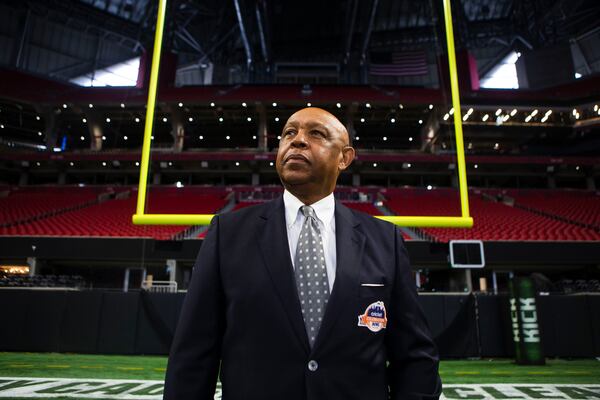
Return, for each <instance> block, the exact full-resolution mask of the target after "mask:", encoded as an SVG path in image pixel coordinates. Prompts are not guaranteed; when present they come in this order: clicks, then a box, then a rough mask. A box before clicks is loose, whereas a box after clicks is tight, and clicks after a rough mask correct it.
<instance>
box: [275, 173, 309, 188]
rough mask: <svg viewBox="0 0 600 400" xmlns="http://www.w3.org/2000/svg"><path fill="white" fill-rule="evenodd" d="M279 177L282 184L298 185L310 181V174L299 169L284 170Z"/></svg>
mask: <svg viewBox="0 0 600 400" xmlns="http://www.w3.org/2000/svg"><path fill="white" fill-rule="evenodd" d="M280 177H281V181H282V182H283V184H284V185H289V186H300V185H305V184H307V183H309V182H310V176H309V175H308V174H306V173H302V172H301V171H286V172H285V173H283V174H281V176H280Z"/></svg>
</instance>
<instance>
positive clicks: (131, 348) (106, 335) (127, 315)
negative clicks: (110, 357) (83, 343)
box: [96, 292, 140, 354]
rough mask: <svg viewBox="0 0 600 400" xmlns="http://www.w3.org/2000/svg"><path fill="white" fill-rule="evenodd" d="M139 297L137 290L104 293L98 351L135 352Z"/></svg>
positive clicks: (112, 352)
mask: <svg viewBox="0 0 600 400" xmlns="http://www.w3.org/2000/svg"><path fill="white" fill-rule="evenodd" d="M139 298H140V295H139V293H137V292H128V293H112V292H105V293H104V295H103V298H102V299H103V302H102V313H101V317H100V329H99V334H98V345H97V347H96V349H97V352H98V353H104V354H135V337H136V334H137V332H136V331H137V313H138V307H139Z"/></svg>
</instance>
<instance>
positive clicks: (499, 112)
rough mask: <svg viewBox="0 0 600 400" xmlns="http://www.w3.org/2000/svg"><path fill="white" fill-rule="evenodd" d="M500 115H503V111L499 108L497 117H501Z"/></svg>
mask: <svg viewBox="0 0 600 400" xmlns="http://www.w3.org/2000/svg"><path fill="white" fill-rule="evenodd" d="M500 114H502V109H501V108H499V109H497V110H496V117H498V116H500Z"/></svg>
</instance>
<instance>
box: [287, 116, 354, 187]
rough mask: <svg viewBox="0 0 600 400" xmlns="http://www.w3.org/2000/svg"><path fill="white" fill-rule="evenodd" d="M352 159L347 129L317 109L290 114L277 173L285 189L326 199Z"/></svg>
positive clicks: (332, 117) (352, 154)
mask: <svg viewBox="0 0 600 400" xmlns="http://www.w3.org/2000/svg"><path fill="white" fill-rule="evenodd" d="M353 158H354V149H352V147H350V146H349V144H348V134H347V133H346V129H345V128H344V126H343V125H342V124H341V123H340V121H338V120H337V118H335V117H334V116H333V115H331V114H330V113H328V112H327V111H325V110H322V109H319V108H305V109H302V110H300V111H298V112H296V113H295V114H293V115H292V116H291V117H290V118H289V119H288V121H287V122H286V124H285V126H284V127H283V132H282V134H281V141H280V142H279V150H278V152H277V173H278V174H279V177H280V178H281V181H282V182H283V184H284V186H285V187H286V188H287V189H288V190H290V191H292V192H294V190H293V188H296V189H298V190H301V191H302V192H304V193H309V194H311V195H317V194H323V196H326V195H328V194H329V193H331V191H333V189H334V188H335V182H336V180H337V177H338V175H339V174H340V172H341V171H342V170H344V169H346V168H347V167H348V166H349V165H350V163H351V162H352V159H353Z"/></svg>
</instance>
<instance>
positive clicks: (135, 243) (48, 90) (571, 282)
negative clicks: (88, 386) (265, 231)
mask: <svg viewBox="0 0 600 400" xmlns="http://www.w3.org/2000/svg"><path fill="white" fill-rule="evenodd" d="M451 4H452V13H453V17H454V19H453V21H454V22H453V23H454V39H455V43H456V60H457V66H458V79H459V88H460V97H461V110H460V114H461V116H462V123H463V129H464V150H465V153H466V163H467V165H466V168H467V181H468V186H469V192H468V194H469V205H470V210H471V216H472V217H473V219H474V226H473V228H472V229H450V228H432V227H430V228H419V227H410V228H407V227H403V228H402V231H403V235H404V238H405V240H406V247H407V249H408V252H409V254H410V257H411V261H412V264H413V269H414V276H415V282H416V285H417V287H418V290H419V292H420V302H421V304H422V306H423V307H424V309H425V311H426V313H427V316H428V319H429V322H430V325H431V328H432V332H433V334H434V336H435V339H436V343H437V344H438V346H439V349H440V352H441V355H442V357H443V359H444V360H450V359H454V360H467V359H472V358H477V359H483V360H485V359H491V358H493V359H503V360H504V361H498V362H497V363H498V364H494V363H492V364H485V363H482V364H472V363H471V364H469V362H468V361H453V362H455V363H459V364H452V363H451V362H448V363H447V364H443V368H446V369H443V370H442V371H443V372H444V371H445V372H444V373H445V374H446V376H444V375H442V376H443V378H444V379H445V381H446V382H450V383H468V382H472V383H490V384H492V383H501V382H506V383H519V382H521V383H523V382H525V383H526V382H543V383H547V384H553V383H565V384H567V383H574V384H578V385H583V384H592V383H597V384H598V383H600V379H599V376H598V374H597V371H598V369H599V366H600V365H598V361H597V360H596V357H600V245H599V244H600V192H599V191H598V187H599V185H600V23H599V22H598V21H600V3H598V2H597V1H593V0H570V1H566V0H523V1H514V0H454V1H452V2H451ZM157 7H158V1H154V0H152V1H150V0H62V1H57V0H45V1H34V0H28V1H12V0H2V1H0V49H1V51H0V174H1V175H0V305H1V306H2V310H3V317H2V324H1V327H0V351H5V352H11V353H0V376H4V377H60V376H62V377H65V378H81V377H83V378H94V377H100V378H110V379H116V378H123V379H158V380H160V379H162V374H163V369H164V361H165V358H164V355H166V354H167V352H168V348H169V345H170V342H171V340H172V336H173V331H174V329H175V324H176V321H177V317H178V313H179V308H180V306H181V303H182V299H183V297H184V296H185V291H186V289H187V287H188V284H189V282H190V277H191V268H192V266H193V263H194V261H195V258H196V255H197V253H198V250H199V249H200V247H201V246H202V239H203V236H204V235H205V233H206V227H205V226H139V225H133V224H132V222H131V217H132V215H133V214H134V213H135V208H136V200H137V191H138V179H139V175H140V159H141V146H142V139H143V133H144V121H145V115H146V100H147V92H148V81H149V75H150V65H151V59H152V51H153V43H154V31H155V24H156V16H157ZM443 15H444V11H443V4H442V1H441V0H440V1H438V0H429V1H426V0H423V1H409V0H366V1H359V0H336V1H327V2H325V1H321V2H316V1H313V0H310V1H303V2H275V1H269V0H232V1H216V0H207V1H202V0H171V1H169V2H168V8H167V20H166V25H165V34H164V40H163V51H162V55H161V60H162V61H161V70H160V77H159V81H158V97H157V105H156V110H155V115H154V126H153V135H152V151H151V156H150V158H151V162H150V169H149V178H148V183H149V185H148V193H147V204H146V211H147V212H149V213H156V214H169V213H177V214H214V213H226V212H233V211H235V210H237V209H240V208H242V207H246V206H249V205H252V204H256V203H260V202H264V201H268V200H271V199H273V198H275V197H277V196H279V195H280V194H281V193H282V187H281V185H280V183H279V180H278V177H277V174H276V172H275V168H274V161H275V154H276V151H277V146H278V141H279V134H280V133H281V128H282V127H283V124H284V122H285V121H286V119H287V118H288V117H289V116H290V115H291V114H292V113H293V112H294V111H296V110H298V109H299V108H302V107H305V106H311V105H312V106H318V107H321V108H325V109H327V110H329V111H330V112H332V113H333V114H335V115H336V116H338V118H339V119H340V120H341V121H342V122H343V123H344V124H345V125H346V127H347V128H348V131H349V132H350V134H351V136H352V140H353V144H354V147H355V148H356V149H357V159H356V161H355V162H354V164H353V165H352V167H351V168H350V170H349V171H346V172H345V173H343V174H342V176H341V177H340V180H339V182H338V183H339V185H338V188H337V190H336V197H337V198H338V199H340V200H341V201H342V202H344V204H346V205H348V206H349V207H352V208H355V209H358V210H360V211H364V212H366V213H369V214H371V215H388V216H391V215H398V216H412V215H422V216H426V215H432V216H459V215H460V213H461V208H460V200H459V195H458V176H457V162H456V144H455V143H456V142H455V137H454V126H455V125H454V114H455V110H454V108H453V107H452V101H451V95H450V82H449V75H448V53H447V48H446V42H445V40H446V39H445V32H444V22H443ZM248 240H253V238H250V237H249V238H248ZM452 240H475V241H480V243H481V244H482V246H481V248H482V253H477V254H472V253H470V252H471V250H472V249H470V248H469V249H467V250H465V249H461V248H457V249H456V250H457V253H456V254H452V256H453V257H452V258H454V257H457V258H460V259H461V260H462V262H457V263H458V264H461V263H463V264H477V261H479V260H481V261H484V262H483V263H484V264H485V265H484V266H483V267H480V268H475V267H473V268H454V267H453V266H452V265H451V262H450V260H451V255H450V247H451V246H450V245H449V242H450V241H452ZM461 250H463V253H462V255H463V256H465V257H466V258H465V257H463V258H461ZM467 256H468V257H467ZM469 257H470V260H469V259H468V258H469ZM455 261H456V260H455ZM514 278H526V279H528V280H529V281H530V282H533V284H534V285H535V293H534V297H535V302H536V304H537V310H536V322H537V323H538V324H539V325H538V327H537V329H539V339H540V343H541V351H542V354H543V355H544V356H545V357H546V358H548V359H549V360H550V361H549V362H548V365H546V367H541V366H540V367H536V368H537V369H535V368H534V369H529V370H526V371H527V372H519V370H518V369H514V366H513V365H512V364H511V363H510V362H509V361H506V360H511V359H513V358H514V357H515V356H516V354H515V348H516V347H515V343H514V341H513V331H512V327H513V325H512V324H513V321H512V320H511V308H510V302H509V298H510V297H511V296H510V293H509V289H510V285H511V282H512V281H513V279H514ZM513 311H514V310H513ZM19 352H41V353H49V352H59V353H82V354H105V355H129V356H136V355H159V356H162V357H159V358H156V359H152V360H154V361H146V358H141V357H130V358H117V359H116V360H117V361H116V362H117V366H116V367H114V368H117V367H118V366H119V365H121V366H122V367H123V368H124V369H121V373H122V374H121V375H119V373H116V372H115V374H112V373H108V374H107V373H106V371H104V372H101V371H100V370H98V371H96V370H94V368H87V369H86V368H83V367H82V368H83V371H84V374H83V375H81V373H80V372H81V371H80V372H77V373H73V369H76V368H80V366H81V365H88V364H89V365H96V364H98V365H105V364H103V363H106V365H112V364H111V363H114V362H115V361H114V360H115V359H112V360H113V361H111V362H108V361H106V359H104V358H101V357H102V356H96V357H100V358H95V359H94V360H92V361H90V360H88V359H85V360H86V361H78V360H73V359H69V360H68V361H64V362H62V361H60V360H59V361H56V360H55V357H58V359H60V357H61V356H59V355H44V354H41V355H31V354H29V355H28V354H25V353H19ZM31 357H34V358H35V357H38V358H35V359H34V360H33V361H32V359H31ZM39 357H41V358H39ZM73 357H75V356H73ZM82 357H84V356H82ZM85 357H92V356H85ZM556 358H562V359H574V358H577V359H584V360H580V361H577V362H575V361H573V363H568V362H563V361H557V360H555V359H556ZM124 360H125V361H124ZM81 363H83V364H81ZM86 363H87V364H86ZM94 363H96V364H94ZM119 363H121V364H119ZM145 363H149V364H148V365H147V366H146V367H144V366H143V365H144V364H145ZM557 363H558V364H557ZM578 363H579V364H578ZM23 365H24V366H25V367H23ZM48 365H68V367H65V368H63V369H60V367H48V368H46V367H44V366H48ZM131 365H134V366H131ZM136 365H142V366H136ZM486 365H488V366H490V365H491V367H489V368H491V369H490V370H489V371H488V372H489V373H486V372H485V371H486V369H485V368H486ZM52 368H54V369H52ZM103 368H104V367H103ZM106 368H109V369H110V368H112V367H110V366H108V367H106ZM127 368H130V369H127ZM131 368H133V369H131ZM135 368H142V369H144V368H147V369H148V371H149V374H147V375H144V374H142V375H136V373H135V372H132V371H136V369H135ZM523 368H525V367H523ZM528 368H531V367H528ZM544 368H546V369H544ZM151 370H152V373H150V371H151ZM492 370H493V371H500V372H498V373H493V372H490V371H492ZM44 371H45V372H44ZM49 371H50V372H49ZM69 371H71V372H69ZM78 371H79V370H78ZM115 371H118V368H117V369H115ZM502 371H504V372H502ZM523 371H525V370H523ZM532 371H533V372H532ZM536 371H537V372H536ZM544 371H545V372H544ZM559 371H562V372H559ZM529 372H532V373H531V374H529ZM132 374H133V375H132ZM480 374H483V375H485V377H484V378H481V377H478V376H477V375H480ZM528 374H529V375H528ZM524 377H526V378H527V379H526V380H523V378H524ZM486 379H487V380H486ZM536 379H540V380H536ZM0 380H2V378H1V377H0ZM7 385H10V382H9V383H8V384H7ZM5 386H6V385H5ZM581 387H583V386H581ZM590 388H591V389H589V388H588V389H589V390H591V391H592V392H593V390H596V392H593V393H596V395H595V398H598V397H600V394H598V393H599V391H600V387H599V386H598V385H596V386H595V389H594V387H592V386H590ZM3 390H4V389H3V386H2V384H0V397H2V396H4V397H11V396H14V397H19V396H20V395H19V396H17V395H15V393H16V392H15V393H12V392H11V393H12V394H11V395H10V396H9V395H6V394H3ZM449 390H450V389H449ZM465 390H467V391H466V392H464V391H463V392H460V390H454V391H449V392H447V393H446V396H447V397H452V396H455V398H468V397H465V396H466V395H465V396H463V394H465V393H468V389H465ZM477 390H479V389H477ZM582 390H583V389H582ZM150 392H151V391H150ZM150 392H148V393H150ZM6 393H8V392H6ZM48 393H51V392H48ZM64 393H67V392H64ZM140 393H141V392H140ZM461 393H462V394H461ZM473 393H475V392H473ZM519 393H520V396H521V397H524V398H528V396H530V397H532V398H533V397H535V396H534V395H533V394H532V393H533V392H527V391H521V392H519ZM548 393H550V392H548ZM557 393H559V392H557ZM560 393H561V395H562V396H563V397H567V398H571V397H572V398H594V395H590V394H587V395H586V394H585V393H582V392H569V391H568V390H566V389H565V390H563V391H561V392H560ZM577 393H578V395H579V396H584V397H575V396H576V395H577ZM105 394H106V393H105ZM109 394H110V393H109ZM150 394H152V395H154V396H155V397H156V393H155V392H152V393H150ZM150 394H148V395H150ZM538 394H539V393H538ZM46 395H48V394H46ZM55 395H56V396H59V395H60V392H58V393H55ZM111 395H112V394H111ZM145 395H146V394H144V396H145ZM485 395H488V397H490V398H502V397H501V395H502V393H500V395H499V394H497V393H496V394H494V393H492V392H486V394H484V396H485ZM81 396H83V395H80V397H81ZM115 396H116V394H115ZM140 396H142V394H140ZM569 396H571V397H569ZM585 396H588V397H585ZM21 397H22V396H21ZM32 397H35V396H33V395H32ZM83 397H85V396H83ZM109 397H110V396H109ZM142 397H143V396H142ZM559 397H560V396H559ZM474 398H482V397H474Z"/></svg>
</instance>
